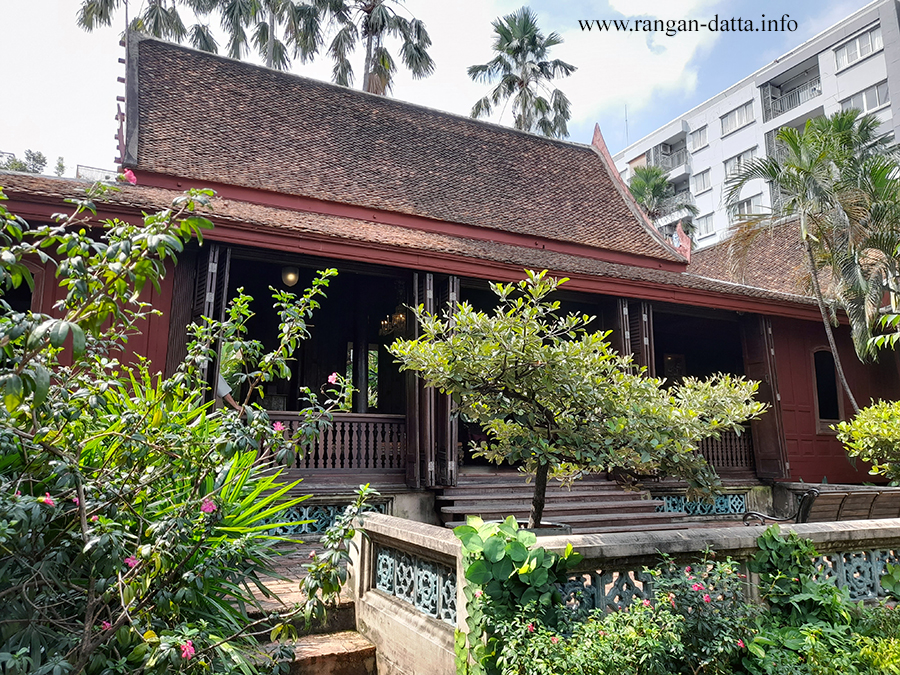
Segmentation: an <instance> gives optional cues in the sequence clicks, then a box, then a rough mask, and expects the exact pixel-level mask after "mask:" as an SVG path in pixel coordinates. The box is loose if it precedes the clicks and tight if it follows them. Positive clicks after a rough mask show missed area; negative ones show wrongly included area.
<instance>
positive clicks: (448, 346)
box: [390, 271, 764, 527]
mask: <svg viewBox="0 0 900 675" xmlns="http://www.w3.org/2000/svg"><path fill="white" fill-rule="evenodd" d="M563 281H565V280H560V281H557V280H555V279H552V278H549V277H547V276H546V274H545V272H540V273H535V272H530V271H529V272H528V273H527V278H526V279H524V280H523V281H520V282H518V283H514V284H492V286H491V287H492V289H493V291H494V293H496V295H497V297H498V299H499V306H498V307H497V309H496V310H495V311H494V312H493V313H492V314H488V313H485V312H476V311H475V310H473V309H472V307H471V306H470V305H468V304H467V303H461V304H459V305H458V306H457V307H456V308H455V311H454V312H453V314H452V316H439V315H436V314H430V313H428V312H426V311H424V309H423V307H421V306H420V307H418V308H417V309H416V317H417V319H418V321H419V323H420V324H421V333H422V335H421V337H419V338H418V339H416V340H404V339H399V340H397V341H396V342H394V344H393V345H391V347H390V351H391V353H392V354H393V355H394V356H395V357H397V359H398V360H399V361H400V363H401V367H402V368H403V369H406V370H412V371H415V372H416V373H418V374H419V375H420V376H421V377H422V378H423V379H424V380H425V383H426V384H427V385H428V386H431V387H436V388H438V389H440V390H441V391H444V392H448V393H450V394H451V395H452V396H453V398H454V399H455V400H457V401H458V402H459V409H460V412H461V414H462V415H463V416H465V417H466V418H467V419H469V420H471V421H474V422H477V423H478V424H480V425H481V427H482V428H483V429H484V430H485V431H486V432H487V433H488V435H489V437H490V439H491V440H490V443H483V444H482V445H481V446H479V447H477V448H476V450H477V451H478V452H479V453H480V454H482V455H483V456H486V457H488V458H489V459H491V460H492V461H495V462H498V463H499V462H502V461H507V462H510V463H520V464H521V465H522V466H524V467H525V469H526V470H527V471H529V472H531V473H533V474H534V476H535V484H534V496H533V500H532V508H531V515H530V517H529V526H531V527H534V526H538V525H540V522H541V516H542V514H543V509H544V498H545V492H546V487H547V480H548V477H549V476H550V474H551V471H552V472H553V473H554V474H555V475H562V474H567V473H568V474H574V473H577V472H581V471H608V470H611V469H612V468H614V467H621V468H624V469H626V470H629V471H633V472H635V473H638V474H649V473H651V472H654V471H661V472H664V473H666V474H668V475H672V476H677V477H679V478H682V479H684V480H686V481H688V483H689V484H690V486H691V489H690V490H689V492H690V494H691V495H699V494H703V495H707V496H708V495H709V494H710V493H711V492H712V491H714V490H716V489H717V486H718V484H719V482H718V477H717V476H716V474H715V472H714V471H713V470H712V469H711V468H710V467H709V465H708V464H707V463H706V461H705V460H704V459H703V457H702V456H701V455H700V453H699V452H698V450H697V443H698V442H699V441H700V440H702V439H703V438H706V437H709V436H714V435H717V434H718V433H719V432H720V431H723V430H726V429H734V430H735V431H738V432H740V430H741V427H740V424H741V423H743V422H745V421H746V420H748V419H750V418H754V417H756V416H757V415H759V414H760V413H761V412H762V411H763V409H764V405H763V404H761V403H758V402H755V401H753V400H752V397H753V393H754V392H755V391H756V386H757V385H756V383H753V382H749V381H746V380H744V379H743V378H740V377H731V376H729V375H717V376H715V377H713V378H710V379H708V380H703V381H698V380H695V379H692V378H686V379H685V380H684V381H683V383H681V384H680V385H676V386H672V387H670V388H668V389H667V388H666V387H665V386H664V385H665V383H664V382H663V381H662V380H660V379H656V378H651V377H645V376H643V375H642V374H636V373H634V372H632V371H633V369H632V363H631V360H630V358H626V357H621V356H619V355H617V354H616V353H615V352H614V351H613V350H612V349H611V347H610V345H609V342H608V341H607V340H606V338H607V336H608V335H609V333H608V332H589V331H588V330H587V328H588V325H589V324H590V322H591V321H592V320H593V318H594V317H590V316H586V315H576V314H568V315H565V316H562V315H560V312H559V309H560V308H559V303H558V302H555V301H550V300H548V297H547V296H548V295H550V294H551V293H552V292H553V291H554V290H556V288H557V287H558V286H559V284H560V283H562V282H563Z"/></svg>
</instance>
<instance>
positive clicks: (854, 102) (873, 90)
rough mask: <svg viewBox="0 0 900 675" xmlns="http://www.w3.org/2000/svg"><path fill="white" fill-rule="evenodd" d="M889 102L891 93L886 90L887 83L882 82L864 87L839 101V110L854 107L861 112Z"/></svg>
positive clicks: (870, 110)
mask: <svg viewBox="0 0 900 675" xmlns="http://www.w3.org/2000/svg"><path fill="white" fill-rule="evenodd" d="M890 102H891V94H890V92H888V83H887V82H882V83H881V84H876V85H875V86H874V87H869V88H868V89H864V90H863V91H861V92H859V93H858V94H854V95H853V96H851V97H850V98H848V99H846V100H844V101H841V110H850V108H856V109H857V110H861V111H862V112H864V113H865V112H872V111H873V110H876V109H877V108H880V107H881V106H883V105H886V104H888V103H890Z"/></svg>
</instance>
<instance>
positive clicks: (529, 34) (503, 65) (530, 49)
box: [468, 7, 575, 138]
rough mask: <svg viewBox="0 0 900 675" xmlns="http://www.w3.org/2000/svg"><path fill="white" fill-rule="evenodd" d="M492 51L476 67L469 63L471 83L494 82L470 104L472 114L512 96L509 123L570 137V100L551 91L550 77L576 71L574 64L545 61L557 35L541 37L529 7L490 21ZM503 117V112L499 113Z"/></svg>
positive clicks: (488, 111)
mask: <svg viewBox="0 0 900 675" xmlns="http://www.w3.org/2000/svg"><path fill="white" fill-rule="evenodd" d="M492 25H493V26H494V33H495V34H496V37H495V38H494V45H493V50H494V52H496V54H497V55H496V56H495V57H494V58H493V59H491V60H490V61H488V62H487V63H485V64H484V65H480V66H469V70H468V73H469V77H471V78H472V79H473V80H475V81H476V82H485V83H488V84H492V83H494V82H497V86H496V87H494V89H493V90H492V91H491V93H490V94H488V95H487V96H485V97H484V98H482V99H481V100H479V101H478V102H477V103H476V104H475V106H474V107H473V108H472V117H475V118H480V117H486V116H489V115H490V114H491V113H492V112H493V110H494V108H495V106H497V105H499V104H500V103H501V102H503V104H504V108H505V106H506V104H507V103H509V101H510V99H512V113H513V118H514V120H513V126H514V127H515V128H516V129H520V130H522V131H529V132H539V133H541V134H543V135H544V136H549V137H551V138H565V137H567V136H568V135H569V130H568V128H567V126H566V124H567V123H568V121H569V118H570V117H571V115H572V113H571V108H570V104H569V99H568V98H566V95H565V94H564V93H562V91H560V90H559V89H553V90H552V91H551V90H550V86H551V83H552V81H553V79H554V78H557V77H566V76H568V75H571V74H572V73H574V72H575V66H572V65H569V64H568V63H565V62H564V61H560V60H559V59H554V60H552V61H549V60H547V58H548V52H549V51H550V49H551V48H552V47H555V46H556V45H558V44H561V43H562V41H563V39H562V38H561V37H560V36H559V34H558V33H550V35H548V36H546V37H545V36H544V34H543V33H542V32H541V30H540V29H539V28H538V25H537V17H536V16H535V14H534V12H532V11H531V10H530V9H529V8H528V7H522V8H521V9H519V10H517V11H515V12H513V13H512V14H507V15H506V16H504V17H503V18H502V19H500V18H498V19H495V20H494V21H493V23H492ZM501 117H502V113H501Z"/></svg>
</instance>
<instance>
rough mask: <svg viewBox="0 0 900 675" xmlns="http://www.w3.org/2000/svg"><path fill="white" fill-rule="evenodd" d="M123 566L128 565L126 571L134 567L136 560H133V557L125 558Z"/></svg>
mask: <svg viewBox="0 0 900 675" xmlns="http://www.w3.org/2000/svg"><path fill="white" fill-rule="evenodd" d="M125 564H126V565H128V569H132V568H133V567H134V566H135V565H137V564H138V559H137V558H135V557H134V556H133V555H130V556H128V557H127V558H125Z"/></svg>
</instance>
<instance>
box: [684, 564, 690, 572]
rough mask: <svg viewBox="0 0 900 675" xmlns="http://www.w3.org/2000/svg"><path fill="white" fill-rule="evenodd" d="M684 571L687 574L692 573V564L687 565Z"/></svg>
mask: <svg viewBox="0 0 900 675" xmlns="http://www.w3.org/2000/svg"><path fill="white" fill-rule="evenodd" d="M684 573H685V574H690V573H691V566H690V565H688V566H687V567H685V568H684Z"/></svg>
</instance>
